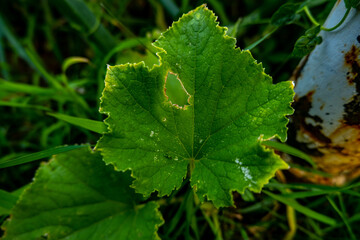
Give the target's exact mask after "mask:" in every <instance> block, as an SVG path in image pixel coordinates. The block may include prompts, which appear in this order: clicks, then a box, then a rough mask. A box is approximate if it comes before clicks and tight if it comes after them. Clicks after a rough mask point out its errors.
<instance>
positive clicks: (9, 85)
mask: <svg viewBox="0 0 360 240" xmlns="http://www.w3.org/2000/svg"><path fill="white" fill-rule="evenodd" d="M0 88H1V90H4V91H9V92H21V93H28V94H35V95H45V96H51V95H54V94H55V93H56V90H54V89H49V88H43V87H38V86H34V85H29V84H24V83H15V82H9V81H6V80H4V79H1V78H0Z"/></svg>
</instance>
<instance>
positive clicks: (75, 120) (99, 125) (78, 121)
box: [47, 113, 107, 134]
mask: <svg viewBox="0 0 360 240" xmlns="http://www.w3.org/2000/svg"><path fill="white" fill-rule="evenodd" d="M47 114H48V115H50V116H52V117H55V118H57V119H60V120H63V121H65V122H67V123H70V124H73V125H75V126H78V127H83V128H86V129H88V130H90V131H93V132H96V133H100V134H103V133H106V132H107V127H106V125H105V123H104V122H100V121H96V120H91V119H86V118H79V117H73V116H69V115H65V114H60V113H47Z"/></svg>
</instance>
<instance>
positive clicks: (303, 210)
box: [263, 190, 336, 226]
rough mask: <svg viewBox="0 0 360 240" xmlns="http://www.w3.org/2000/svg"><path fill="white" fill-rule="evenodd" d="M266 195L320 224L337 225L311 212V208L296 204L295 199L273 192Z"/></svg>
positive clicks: (325, 217)
mask: <svg viewBox="0 0 360 240" xmlns="http://www.w3.org/2000/svg"><path fill="white" fill-rule="evenodd" d="M263 192H264V193H265V194H267V195H269V196H270V197H272V198H273V199H275V200H277V201H279V202H282V203H284V204H286V205H288V206H290V207H292V208H294V209H295V210H296V211H298V212H301V213H302V214H304V215H306V216H308V217H311V218H314V219H316V220H318V221H320V222H323V223H326V224H329V225H331V226H334V225H335V224H336V220H335V219H333V218H331V217H328V216H325V215H323V214H320V213H318V212H315V211H314V210H311V209H310V208H307V207H304V206H303V205H301V204H299V203H298V202H296V201H295V200H294V199H288V198H286V197H283V196H280V195H276V194H273V193H271V192H268V191H266V190H264V191H263Z"/></svg>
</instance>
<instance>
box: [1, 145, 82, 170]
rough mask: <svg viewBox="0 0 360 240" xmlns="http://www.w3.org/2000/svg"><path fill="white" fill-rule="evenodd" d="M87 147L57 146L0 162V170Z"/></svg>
mask: <svg viewBox="0 0 360 240" xmlns="http://www.w3.org/2000/svg"><path fill="white" fill-rule="evenodd" d="M83 147H89V146H88V145H72V146H58V147H54V148H50V149H47V150H44V151H41V152H36V153H30V154H26V155H24V156H20V157H17V158H13V159H8V160H5V161H2V162H0V168H7V167H12V166H17V165H20V164H24V163H29V162H33V161H37V160H40V159H43V158H48V157H51V156H52V155H55V154H59V153H63V152H68V151H71V150H74V149H77V148H83Z"/></svg>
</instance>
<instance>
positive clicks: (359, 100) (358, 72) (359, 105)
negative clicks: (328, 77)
mask: <svg viewBox="0 0 360 240" xmlns="http://www.w3.org/2000/svg"><path fill="white" fill-rule="evenodd" d="M359 56H360V49H359V48H358V47H356V46H355V45H352V46H351V49H350V50H349V51H348V52H347V53H345V55H344V59H345V66H346V67H348V68H349V71H348V72H347V73H346V79H347V81H348V83H349V85H354V84H355V89H356V92H357V95H355V96H354V97H353V98H352V100H351V101H350V102H348V103H346V104H345V105H344V109H345V114H344V120H345V123H346V124H348V125H359V124H360V58H359Z"/></svg>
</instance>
